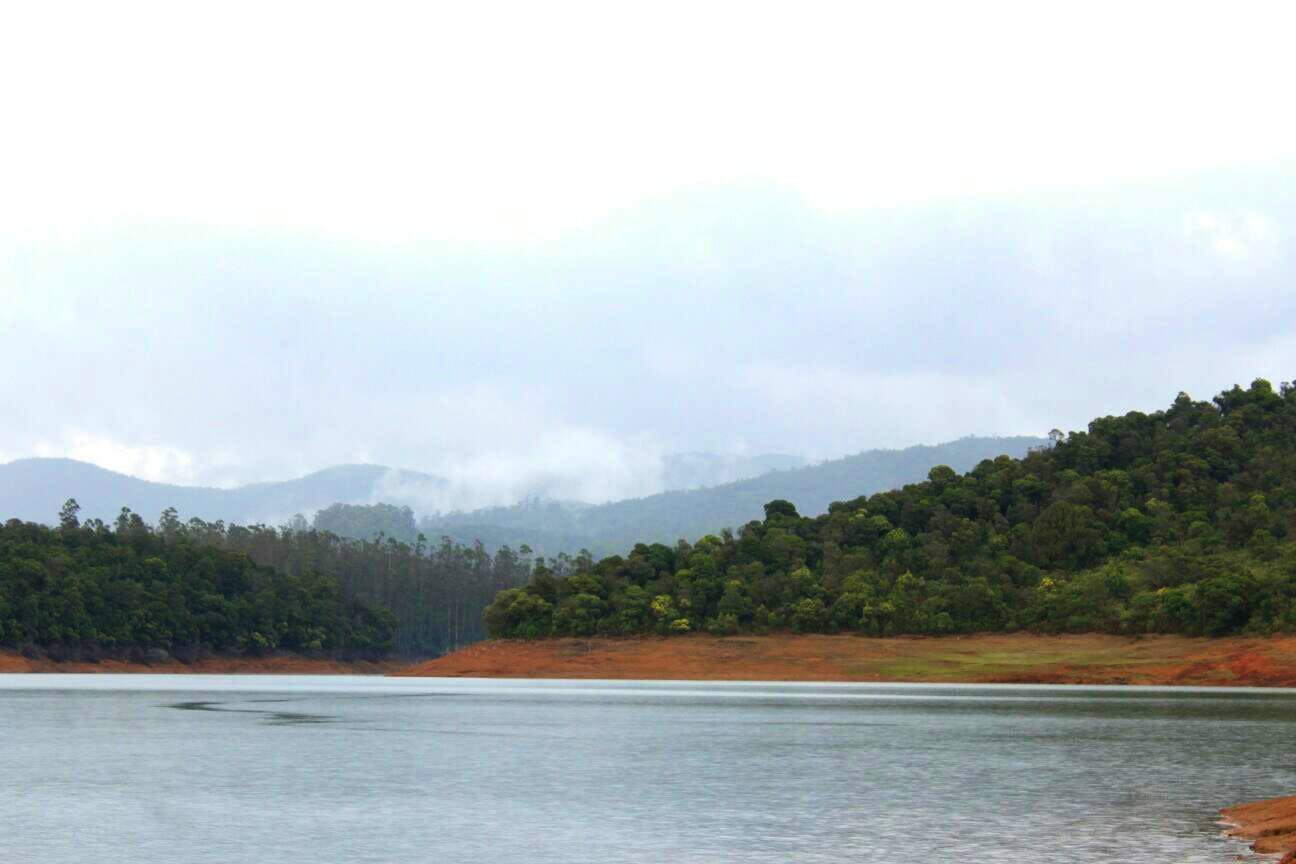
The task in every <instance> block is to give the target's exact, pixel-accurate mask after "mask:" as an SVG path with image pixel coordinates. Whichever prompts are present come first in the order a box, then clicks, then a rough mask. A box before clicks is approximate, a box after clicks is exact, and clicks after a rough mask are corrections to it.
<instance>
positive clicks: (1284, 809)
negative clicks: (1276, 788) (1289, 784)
mask: <svg viewBox="0 0 1296 864" xmlns="http://www.w3.org/2000/svg"><path fill="white" fill-rule="evenodd" d="M1220 812H1221V814H1222V815H1223V816H1224V819H1225V820H1226V821H1227V822H1228V823H1229V824H1230V825H1231V826H1232V827H1231V828H1229V830H1228V834H1229V836H1230V837H1236V838H1238V839H1239V840H1246V841H1249V842H1250V843H1251V849H1252V850H1253V851H1255V852H1258V853H1260V854H1262V855H1282V858H1281V859H1279V864H1294V862H1296V795H1289V796H1285V797H1282V798H1266V799H1264V800H1263V801H1252V802H1250V803H1247V804H1235V805H1234V806H1232V807H1225V808H1224V809H1223V810H1222V811H1220Z"/></svg>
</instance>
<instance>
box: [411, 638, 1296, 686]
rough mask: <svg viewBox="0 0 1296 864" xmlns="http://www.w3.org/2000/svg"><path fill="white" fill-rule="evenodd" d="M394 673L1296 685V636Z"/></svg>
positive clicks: (1050, 641)
mask: <svg viewBox="0 0 1296 864" xmlns="http://www.w3.org/2000/svg"><path fill="white" fill-rule="evenodd" d="M395 674H398V675H423V676H445V677H465V676H467V677H485V678H490V677H499V678H621V679H679V680H734V681H962V682H1016V683H1058V684H1064V683H1065V684H1184V685H1216V686H1230V685H1231V686H1243V685H1248V686H1264V687H1281V686H1296V638H1293V637H1280V638H1229V639H1189V638H1186V637H1181V636H1148V637H1143V638H1139V639H1129V638H1124V637H1119V636H1103V635H1077V636H1033V635H1028V634H1007V635H983V636H970V637H947V638H940V639H919V638H900V639H866V638H861V637H855V636H816V635H804V636H798V635H791V634H778V635H772V636H732V637H714V636H706V635H700V634H699V635H691V636H679V637H671V638H656V637H649V638H636V639H548V640H538V641H496V642H484V643H479V644H477V645H473V646H470V647H468V648H465V649H463V650H461V651H458V652H455V653H453V654H449V655H447V656H445V657H440V658H437V659H435V660H430V661H428V662H425V663H420V664H416V665H414V666H410V667H408V668H405V669H402V670H400V671H398V672H396V673H395Z"/></svg>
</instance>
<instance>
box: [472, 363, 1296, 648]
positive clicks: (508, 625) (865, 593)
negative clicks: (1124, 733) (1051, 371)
mask: <svg viewBox="0 0 1296 864" xmlns="http://www.w3.org/2000/svg"><path fill="white" fill-rule="evenodd" d="M1294 532H1296V390H1294V389H1293V388H1292V386H1291V385H1288V384H1284V385H1282V387H1281V388H1280V389H1279V390H1278V391H1275V390H1274V388H1273V387H1272V386H1271V385H1270V384H1269V383H1268V382H1266V381H1262V380H1258V381H1256V382H1254V383H1253V384H1252V385H1251V386H1250V388H1248V389H1242V388H1240V387H1234V388H1233V389H1231V390H1228V391H1226V392H1224V393H1221V394H1220V395H1218V396H1217V397H1215V399H1214V400H1213V401H1211V402H1198V401H1193V400H1192V399H1190V398H1189V397H1188V396H1186V395H1183V394H1180V396H1179V397H1178V398H1177V399H1175V401H1174V403H1173V404H1172V405H1171V406H1170V407H1169V408H1168V409H1166V410H1164V411H1157V412H1155V413H1152V414H1143V413H1139V412H1131V413H1129V414H1126V415H1125V416H1123V417H1103V418H1100V419H1098V420H1095V421H1093V422H1092V423H1091V424H1089V428H1088V430H1087V431H1084V432H1072V433H1071V434H1070V435H1067V436H1065V437H1064V438H1062V439H1060V440H1059V441H1057V443H1056V444H1055V445H1054V446H1052V447H1050V448H1047V449H1040V450H1034V451H1032V452H1030V453H1028V454H1026V456H1025V457H1024V458H1020V459H1012V458H1009V457H1006V456H1004V457H1000V458H997V459H993V460H987V461H983V462H981V463H980V464H978V465H977V466H976V467H975V468H974V469H973V470H971V471H970V472H968V473H966V474H959V473H958V472H957V471H955V470H953V469H952V468H950V467H947V466H937V467H935V468H932V469H931V471H930V472H929V474H928V479H927V480H925V481H923V482H921V483H916V484H913V485H910V486H906V487H904V488H903V489H898V490H893V491H889V492H883V493H880V494H876V495H872V496H863V497H856V498H852V499H850V500H843V501H839V502H837V503H834V504H832V505H831V506H830V507H829V508H828V512H827V513H825V514H823V515H820V516H815V517H805V516H800V515H798V513H797V510H796V507H795V506H794V505H793V504H792V503H790V502H788V501H786V500H774V501H770V502H768V503H767V504H766V505H765V508H764V518H763V519H762V520H761V521H754V522H751V523H749V524H747V525H746V526H744V527H743V528H741V529H740V530H739V531H738V532H737V533H736V534H730V533H725V534H723V535H722V536H719V537H717V536H707V537H703V538H701V539H699V540H697V541H696V542H694V543H693V544H688V543H681V544H679V545H678V546H674V547H672V546H666V545H661V544H653V545H645V544H639V545H636V546H635V547H634V548H633V551H631V552H630V554H629V555H628V556H626V557H624V558H623V557H620V556H613V557H610V558H604V559H603V560H601V561H599V562H598V563H593V562H589V561H582V560H577V561H569V560H566V559H564V560H562V561H560V562H559V566H558V567H557V568H554V567H551V566H545V565H544V564H539V565H537V567H536V570H535V573H534V574H533V578H532V581H531V582H530V583H529V584H528V585H527V586H526V587H525V588H522V589H510V590H506V591H504V592H501V594H500V595H499V596H498V597H497V598H496V600H495V602H494V603H492V604H491V606H490V607H488V609H487V611H486V620H487V625H488V627H489V629H490V630H491V632H492V633H493V634H494V635H497V636H529V637H534V636H546V635H567V634H570V635H587V634H594V633H605V634H622V633H648V632H658V633H673V632H686V631H689V630H695V629H700V628H706V629H708V630H710V631H712V632H716V633H732V632H739V631H754V632H761V631H766V630H779V629H792V630H797V631H803V632H836V631H847V632H859V633H866V634H874V635H889V634H901V633H921V634H944V633H969V632H977V631H997V630H1017V629H1024V628H1031V629H1038V630H1044V631H1051V632H1058V631H1107V632H1115V633H1129V634H1137V633H1149V632H1175V633H1187V634H1205V635H1221V634H1226V633H1234V632H1238V631H1247V632H1254V633H1269V632H1274V631H1279V630H1292V629H1296V533H1294Z"/></svg>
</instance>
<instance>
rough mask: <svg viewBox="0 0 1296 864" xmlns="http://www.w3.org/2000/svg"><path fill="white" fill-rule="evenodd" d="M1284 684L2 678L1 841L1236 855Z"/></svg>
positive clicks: (204, 858)
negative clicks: (1238, 820) (1232, 814)
mask: <svg viewBox="0 0 1296 864" xmlns="http://www.w3.org/2000/svg"><path fill="white" fill-rule="evenodd" d="M1293 709H1296V692H1291V691H1254V690H1229V691H1224V690H1212V691H1200V690H1183V689H1174V690H1171V689H1162V688H1098V687H1069V688H1057V687H1018V686H961V685H944V686H930V685H847V684H749V683H733V684H728V683H724V684H721V683H711V682H707V683H677V682H670V683H665V682H590V681H579V682H576V681H567V682H563V681H550V682H529V681H474V680H433V679H384V678H364V677H349V676H337V677H315V676H311V677H293V676H255V677H249V676H243V677H237V676H173V675H158V676H152V675H84V676H82V675H0V730H3V736H4V737H3V744H2V745H0V784H3V789H4V792H5V796H4V797H5V803H4V806H3V807H0V860H5V861H23V862H38V864H43V862H49V864H64V862H83V861H94V862H96V864H116V862H122V864H125V862H130V864H151V862H167V864H174V862H177V861H184V862H221V864H226V862H234V861H257V862H262V864H275V862H301V861H310V862H333V861H337V862H343V861H347V862H383V864H388V862H396V861H429V862H451V861H466V862H476V861H481V862H500V864H511V862H518V864H521V862H526V864H537V862H564V864H567V862H598V864H609V862H654V864H656V862H661V861H672V862H681V861H683V862H715V861H735V862H787V861H793V860H795V861H804V862H830V861H831V862H837V861H851V862H884V861H885V862H905V861H930V860H942V859H943V860H955V861H961V860H967V861H980V862H1029V861H1040V862H1058V861H1067V862H1077V864H1083V862H1126V861H1135V860H1138V861H1149V862H1168V864H1170V862H1173V864H1195V862H1229V861H1234V860H1235V859H1236V856H1237V855H1238V854H1239V852H1241V851H1242V848H1241V846H1240V845H1239V844H1236V843H1234V842H1233V841H1228V840H1225V839H1223V838H1222V837H1221V836H1220V829H1219V826H1217V825H1216V824H1215V819H1216V818H1217V817H1216V814H1217V811H1218V809H1219V807H1220V806H1221V805H1223V804H1227V803H1232V802H1234V801H1239V800H1246V799H1250V798H1257V797H1263V796H1268V795H1279V794H1292V793H1296V750H1294V749H1293V733H1296V724H1294V722H1293V720H1294V718H1296V711H1294V710H1293Z"/></svg>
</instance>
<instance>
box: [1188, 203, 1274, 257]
mask: <svg viewBox="0 0 1296 864" xmlns="http://www.w3.org/2000/svg"><path fill="white" fill-rule="evenodd" d="M1184 233H1185V234H1186V235H1187V236H1188V238H1189V240H1191V241H1194V242H1196V243H1199V244H1200V245H1202V246H1204V247H1205V248H1207V249H1208V250H1210V251H1211V252H1212V253H1214V254H1215V255H1218V256H1219V257H1221V258H1228V259H1232V260H1236V261H1244V260H1247V259H1249V258H1254V257H1256V256H1258V255H1264V254H1266V253H1269V252H1271V251H1273V249H1274V247H1275V246H1276V245H1277V243H1278V238H1279V229H1278V226H1277V225H1276V224H1275V223H1274V222H1273V220H1271V219H1270V218H1269V217H1267V216H1265V215H1264V214H1262V213H1255V212H1248V211H1242V212H1233V213H1220V212H1212V211H1208V210H1197V211H1194V212H1192V213H1189V214H1188V215H1187V216H1186V217H1185V219H1184Z"/></svg>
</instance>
